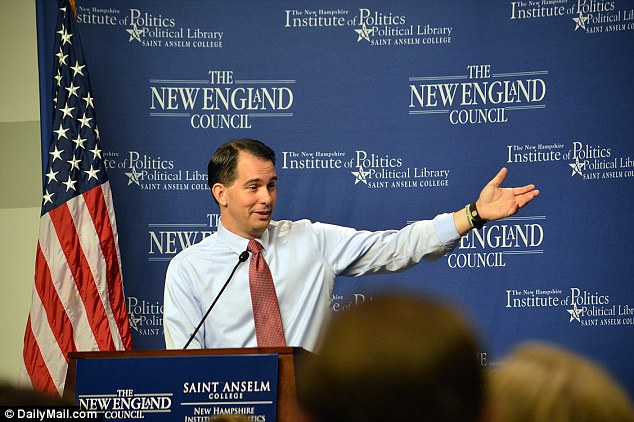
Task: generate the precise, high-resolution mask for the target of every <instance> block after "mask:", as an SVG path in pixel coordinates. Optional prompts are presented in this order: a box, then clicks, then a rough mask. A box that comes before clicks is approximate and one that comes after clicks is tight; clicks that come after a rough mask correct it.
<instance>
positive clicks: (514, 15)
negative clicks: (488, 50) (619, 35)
mask: <svg viewBox="0 0 634 422" xmlns="http://www.w3.org/2000/svg"><path fill="white" fill-rule="evenodd" d="M616 3H617V2H616V1H603V0H576V1H575V0H573V1H568V0H552V1H536V0H527V1H513V2H511V9H510V19H511V20H527V19H544V18H554V19H564V21H565V22H566V24H567V25H569V26H570V28H571V29H573V28H574V31H580V32H585V33H587V34H599V33H601V34H603V33H609V32H621V31H631V30H634V9H633V8H629V9H628V8H625V9H618V8H617V7H616ZM626 7H629V6H626Z"/></svg>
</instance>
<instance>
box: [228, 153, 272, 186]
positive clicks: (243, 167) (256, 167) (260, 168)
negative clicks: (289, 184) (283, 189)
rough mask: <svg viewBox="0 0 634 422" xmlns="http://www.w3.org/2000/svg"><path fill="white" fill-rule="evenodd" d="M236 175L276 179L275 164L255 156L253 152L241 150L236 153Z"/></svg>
mask: <svg viewBox="0 0 634 422" xmlns="http://www.w3.org/2000/svg"><path fill="white" fill-rule="evenodd" d="M237 170H238V177H239V178H244V177H246V178H249V179H252V178H255V179H263V178H264V179H266V180H267V181H268V180H271V179H277V175H276V173H275V165H274V164H273V162H272V161H271V160H267V159H265V158H260V157H256V156H255V155H253V154H249V153H247V152H243V151H241V152H240V154H239V155H238V166H237Z"/></svg>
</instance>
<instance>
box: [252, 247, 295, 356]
mask: <svg viewBox="0 0 634 422" xmlns="http://www.w3.org/2000/svg"><path fill="white" fill-rule="evenodd" d="M247 249H248V250H249V251H250V252H251V253H252V254H253V255H252V256H251V262H250V263H249V286H250V287H251V304H252V305H253V318H254V319H255V336H256V337H257V339H258V346H259V347H278V346H286V339H285V338H284V328H283V327H282V316H281V314H280V306H279V303H278V302H277V294H276V293H275V286H274V285H273V277H272V276H271V270H269V266H268V265H267V263H266V261H265V260H264V257H263V256H262V245H260V243H258V242H257V241H255V240H251V241H250V242H249V246H247Z"/></svg>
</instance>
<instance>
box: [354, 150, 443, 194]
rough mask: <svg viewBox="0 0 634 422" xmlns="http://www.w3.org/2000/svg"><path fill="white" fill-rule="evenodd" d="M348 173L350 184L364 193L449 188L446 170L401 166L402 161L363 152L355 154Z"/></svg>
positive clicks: (384, 155)
mask: <svg viewBox="0 0 634 422" xmlns="http://www.w3.org/2000/svg"><path fill="white" fill-rule="evenodd" d="M352 165H353V167H354V168H355V169H356V170H354V171H351V172H350V173H351V174H352V176H354V184H355V185H357V184H361V185H362V186H365V187H367V188H368V189H399V188H413V189H427V188H438V187H447V186H449V169H441V168H432V167H427V166H405V163H404V161H403V158H401V157H393V156H391V155H389V154H377V153H374V152H368V151H365V150H357V151H355V155H354V159H353V160H352Z"/></svg>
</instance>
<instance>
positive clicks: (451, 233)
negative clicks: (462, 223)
mask: <svg viewBox="0 0 634 422" xmlns="http://www.w3.org/2000/svg"><path fill="white" fill-rule="evenodd" d="M432 224H433V225H434V229H435V230H436V234H437V235H438V239H440V242H441V243H442V244H443V246H444V247H445V248H446V249H453V248H455V247H456V246H458V242H459V241H460V234H459V233H458V229H456V224H455V223H454V221H453V213H446V214H439V215H437V216H436V217H435V218H434V219H433V220H432Z"/></svg>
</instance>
